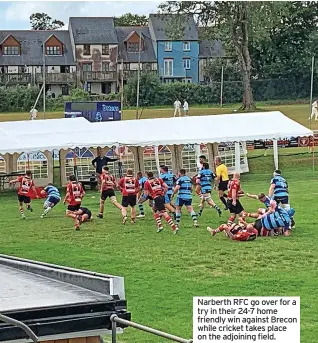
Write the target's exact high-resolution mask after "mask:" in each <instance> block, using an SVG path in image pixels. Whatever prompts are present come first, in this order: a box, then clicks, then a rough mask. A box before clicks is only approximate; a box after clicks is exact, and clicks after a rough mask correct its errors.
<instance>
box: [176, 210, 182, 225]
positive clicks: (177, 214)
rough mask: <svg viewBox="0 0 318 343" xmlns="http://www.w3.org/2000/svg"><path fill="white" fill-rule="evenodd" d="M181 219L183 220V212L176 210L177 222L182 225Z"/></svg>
mask: <svg viewBox="0 0 318 343" xmlns="http://www.w3.org/2000/svg"><path fill="white" fill-rule="evenodd" d="M180 221H181V212H176V223H177V226H179V225H180Z"/></svg>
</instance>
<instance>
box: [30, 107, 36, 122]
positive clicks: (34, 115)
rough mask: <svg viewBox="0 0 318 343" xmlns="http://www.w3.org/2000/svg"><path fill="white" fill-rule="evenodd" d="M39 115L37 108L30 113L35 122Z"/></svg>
mask: <svg viewBox="0 0 318 343" xmlns="http://www.w3.org/2000/svg"><path fill="white" fill-rule="evenodd" d="M37 115H38V110H37V109H36V108H32V109H31V111H30V119H31V120H35V119H36V117H37Z"/></svg>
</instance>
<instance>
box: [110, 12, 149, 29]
mask: <svg viewBox="0 0 318 343" xmlns="http://www.w3.org/2000/svg"><path fill="white" fill-rule="evenodd" d="M114 23H115V26H147V25H148V18H147V17H146V16H145V15H139V14H132V13H126V14H123V15H122V16H120V17H115V18H114Z"/></svg>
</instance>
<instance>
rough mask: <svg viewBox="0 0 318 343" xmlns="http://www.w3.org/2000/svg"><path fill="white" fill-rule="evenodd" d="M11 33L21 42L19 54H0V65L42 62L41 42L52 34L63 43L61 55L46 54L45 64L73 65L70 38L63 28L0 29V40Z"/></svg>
mask: <svg viewBox="0 0 318 343" xmlns="http://www.w3.org/2000/svg"><path fill="white" fill-rule="evenodd" d="M9 35H12V36H13V37H14V38H15V39H16V40H17V41H18V42H19V43H20V44H21V55H20V56H5V55H0V65H10V66H18V65H19V66H24V65H27V66H32V65H35V66H37V65H42V64H43V50H42V46H43V42H45V41H46V40H47V39H48V38H49V37H50V36H52V35H54V36H56V38H57V39H58V40H59V41H61V42H62V43H63V44H64V55H63V56H46V57H45V63H46V65H52V66H53V65H75V61H74V55H73V51H72V47H71V40H70V35H69V32H68V31H65V30H54V31H52V30H48V31H40V30H39V31H38V30H23V31H18V30H17V31H0V41H3V40H4V39H5V38H6V37H8V36H9Z"/></svg>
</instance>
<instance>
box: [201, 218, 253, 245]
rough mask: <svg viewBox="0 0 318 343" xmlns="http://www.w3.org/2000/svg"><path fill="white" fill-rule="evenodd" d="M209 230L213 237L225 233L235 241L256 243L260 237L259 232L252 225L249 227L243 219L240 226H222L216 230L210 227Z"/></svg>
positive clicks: (233, 224) (234, 224)
mask: <svg viewBox="0 0 318 343" xmlns="http://www.w3.org/2000/svg"><path fill="white" fill-rule="evenodd" d="M207 230H208V231H209V232H210V233H211V235H212V236H215V235H216V234H217V233H219V232H223V231H224V232H225V234H226V235H227V236H228V237H229V238H230V239H232V240H233V241H254V240H255V239H256V237H257V235H258V232H257V230H256V229H255V228H254V227H253V226H252V225H248V224H247V223H246V222H245V221H244V220H243V219H242V218H240V220H239V223H238V224H236V223H232V224H229V223H228V224H222V225H220V226H219V227H218V228H217V229H215V230H213V229H212V228H211V227H209V226H208V227H207Z"/></svg>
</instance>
